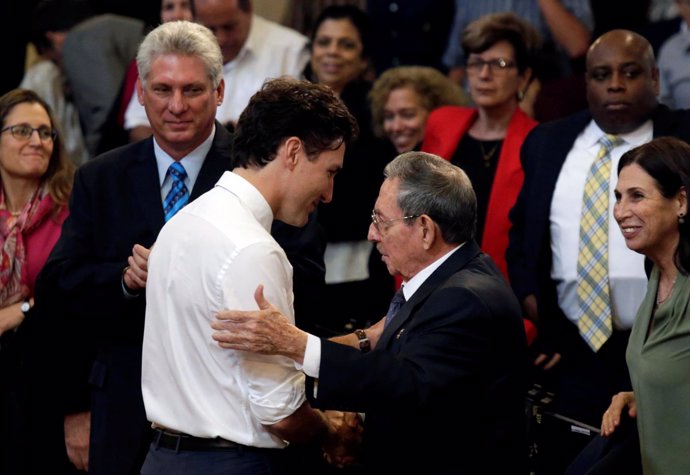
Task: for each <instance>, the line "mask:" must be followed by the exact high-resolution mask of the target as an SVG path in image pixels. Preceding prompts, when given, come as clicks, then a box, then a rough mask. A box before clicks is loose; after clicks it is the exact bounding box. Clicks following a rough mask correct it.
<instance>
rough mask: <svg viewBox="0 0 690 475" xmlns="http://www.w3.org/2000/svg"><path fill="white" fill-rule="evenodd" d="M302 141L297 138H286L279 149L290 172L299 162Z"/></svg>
mask: <svg viewBox="0 0 690 475" xmlns="http://www.w3.org/2000/svg"><path fill="white" fill-rule="evenodd" d="M302 147H303V146H302V141H301V140H300V138H299V137H288V138H286V139H285V142H283V145H282V146H281V147H280V148H281V149H282V150H281V151H282V152H283V154H284V157H283V158H284V159H285V164H286V166H287V167H288V168H289V169H290V170H294V168H295V167H296V166H297V163H298V162H299V159H300V157H301V151H302Z"/></svg>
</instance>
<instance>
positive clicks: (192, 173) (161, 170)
mask: <svg viewBox="0 0 690 475" xmlns="http://www.w3.org/2000/svg"><path fill="white" fill-rule="evenodd" d="M215 135H216V124H213V128H212V129H211V134H210V135H209V136H208V138H207V139H206V140H204V141H203V142H201V144H200V145H199V146H198V147H197V148H195V149H194V150H192V151H191V152H189V153H188V154H187V155H185V156H184V157H182V158H181V159H180V163H181V164H182V166H183V167H184V169H185V170H186V171H187V177H188V178H189V183H190V185H191V186H190V190H191V189H192V188H193V187H194V183H196V178H197V177H198V176H199V171H200V170H201V166H202V165H203V164H204V159H205V158H206V155H208V152H209V150H211V146H212V145H213V137H215ZM153 154H154V155H155V156H156V164H157V165H158V179H159V181H160V183H159V184H160V186H161V188H162V187H163V182H164V181H165V177H166V175H167V174H168V168H169V167H170V165H171V164H172V163H173V162H174V161H175V160H173V158H172V157H171V156H170V155H168V154H167V153H166V152H165V151H164V150H163V149H162V148H161V147H160V145H158V142H156V138H155V137H154V138H153Z"/></svg>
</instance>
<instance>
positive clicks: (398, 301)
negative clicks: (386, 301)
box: [383, 287, 405, 328]
mask: <svg viewBox="0 0 690 475" xmlns="http://www.w3.org/2000/svg"><path fill="white" fill-rule="evenodd" d="M404 303H405V294H403V291H402V287H400V289H398V291H397V292H396V293H395V295H393V299H392V300H391V304H390V306H389V307H388V313H386V321H385V322H384V324H383V326H384V328H385V327H387V326H388V324H389V323H390V322H391V320H393V317H395V314H396V313H398V310H400V307H402V306H403V304H404Z"/></svg>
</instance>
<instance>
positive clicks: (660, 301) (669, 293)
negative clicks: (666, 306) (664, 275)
mask: <svg viewBox="0 0 690 475" xmlns="http://www.w3.org/2000/svg"><path fill="white" fill-rule="evenodd" d="M677 278H678V277H677V276H676V279H677ZM676 279H673V282H671V288H670V289H669V290H668V293H667V294H666V297H664V298H661V297H660V296H659V289H658V288H657V290H656V305H657V306H659V305H661V304H662V303H664V302H666V300H668V298H669V297H670V296H671V294H672V293H673V287H674V286H675V285H676Z"/></svg>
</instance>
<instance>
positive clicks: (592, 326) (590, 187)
mask: <svg viewBox="0 0 690 475" xmlns="http://www.w3.org/2000/svg"><path fill="white" fill-rule="evenodd" d="M599 142H600V143H601V148H600V149H599V153H598V154H597V158H596V160H594V163H592V167H591V168H590V170H589V174H588V175H587V181H586V182H585V190H584V193H583V201H582V217H581V218H580V250H579V253H578V257H577V301H578V304H579V307H580V310H581V312H582V315H581V316H580V318H579V319H578V322H577V327H578V329H579V330H580V334H581V335H582V338H584V339H585V341H586V342H587V344H588V345H589V346H590V347H591V348H592V350H594V351H595V352H596V351H598V350H599V348H601V346H602V345H603V344H604V343H606V340H608V338H609V337H610V336H611V333H612V331H613V327H612V323H611V296H610V294H609V249H608V246H609V239H608V237H609V236H608V234H609V178H610V176H611V150H613V149H614V148H615V147H617V146H618V145H620V144H621V143H623V141H622V140H621V139H620V138H618V137H616V136H614V135H605V136H604V137H602V138H601V140H600V141H599Z"/></svg>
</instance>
